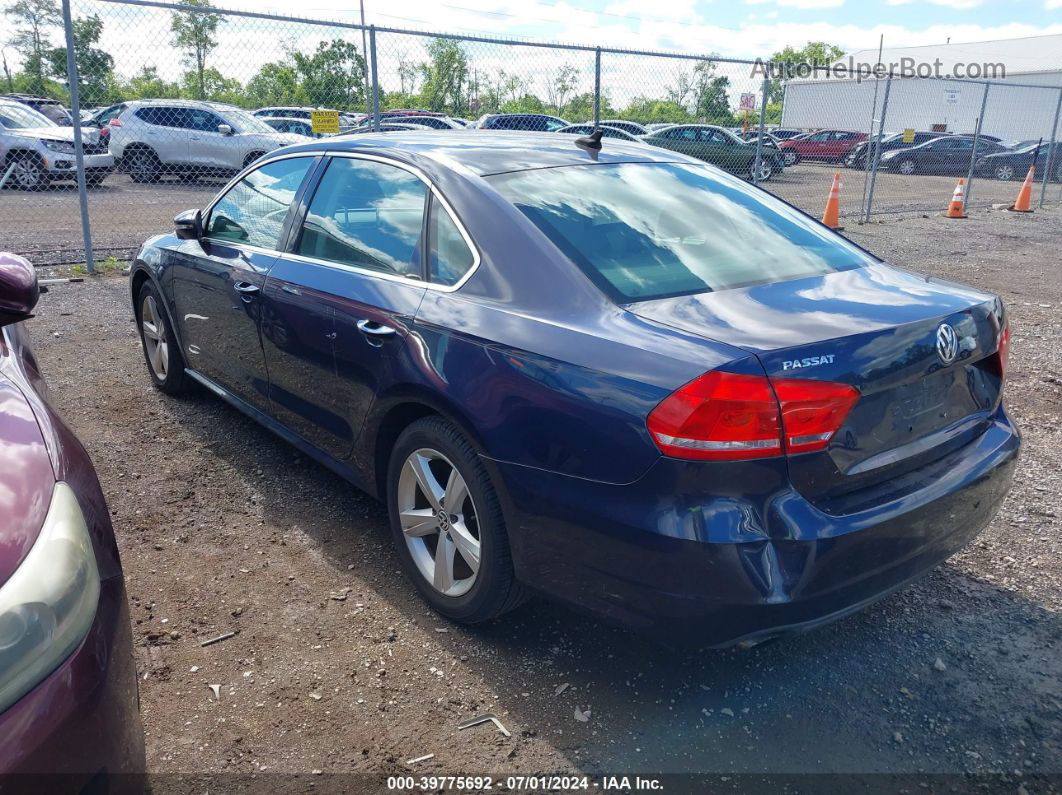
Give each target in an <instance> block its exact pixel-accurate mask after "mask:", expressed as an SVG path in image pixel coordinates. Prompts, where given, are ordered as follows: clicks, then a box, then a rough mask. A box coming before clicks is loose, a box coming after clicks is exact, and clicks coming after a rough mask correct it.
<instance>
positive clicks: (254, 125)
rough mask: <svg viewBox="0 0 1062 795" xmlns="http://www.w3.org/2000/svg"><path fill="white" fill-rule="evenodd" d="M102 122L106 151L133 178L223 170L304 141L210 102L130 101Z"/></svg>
mask: <svg viewBox="0 0 1062 795" xmlns="http://www.w3.org/2000/svg"><path fill="white" fill-rule="evenodd" d="M108 126H109V128H110V135H109V138H110V150H111V154H112V155H114V157H115V160H116V161H117V163H118V166H119V168H121V169H122V170H123V171H126V172H128V174H129V176H130V177H131V178H132V180H133V181H134V182H154V181H155V180H157V179H158V178H159V177H161V176H162V175H163V174H173V173H192V174H199V175H210V176H213V175H219V176H222V175H228V174H232V173H235V172H237V171H239V170H240V169H242V168H243V167H244V166H246V165H247V164H249V163H250V162H251V161H253V160H257V159H258V158H259V157H261V156H262V155H264V154H265V153H266V152H271V151H272V150H274V149H277V148H279V147H281V146H288V145H289V144H295V143H305V142H306V139H305V138H304V137H303V136H301V135H292V134H290V133H281V132H277V131H276V130H274V129H273V128H272V127H270V126H269V125H268V124H266V123H265V122H264V121H262V120H261V119H259V118H256V117H255V116H252V115H251V114H250V113H248V112H247V111H244V110H240V109H239V108H237V107H234V106H232V105H222V104H220V103H216V102H191V101H182V100H161V99H160V100H142V101H138V102H130V103H128V104H127V106H126V108H125V110H124V111H123V112H122V113H121V114H120V115H118V116H117V117H116V118H114V119H112V120H111V122H110V124H109V125H108Z"/></svg>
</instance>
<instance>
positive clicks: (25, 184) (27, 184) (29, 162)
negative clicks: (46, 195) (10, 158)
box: [11, 157, 44, 190]
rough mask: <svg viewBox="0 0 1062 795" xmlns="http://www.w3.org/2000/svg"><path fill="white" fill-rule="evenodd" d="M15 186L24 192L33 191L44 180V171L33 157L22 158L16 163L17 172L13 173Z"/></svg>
mask: <svg viewBox="0 0 1062 795" xmlns="http://www.w3.org/2000/svg"><path fill="white" fill-rule="evenodd" d="M11 176H12V177H14V181H15V184H16V185H18V186H19V187H20V188H22V189H23V190H33V189H34V188H38V187H40V185H41V182H42V181H43V180H44V171H43V170H42V169H41V166H40V164H39V163H38V162H37V161H36V160H35V159H34V158H32V157H20V158H19V159H18V160H16V161H15V170H14V171H13V172H12V173H11Z"/></svg>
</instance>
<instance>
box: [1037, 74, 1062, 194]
mask: <svg viewBox="0 0 1062 795" xmlns="http://www.w3.org/2000/svg"><path fill="white" fill-rule="evenodd" d="M1059 111H1062V88H1060V89H1059V90H1058V102H1057V104H1056V105H1055V120H1054V121H1053V122H1052V123H1051V140H1050V141H1049V142H1048V144H1047V160H1045V161H1044V182H1043V185H1041V186H1040V205H1039V206H1040V209H1041V210H1042V209H1043V208H1044V202H1045V201H1047V182H1048V180H1049V179H1050V177H1051V165H1052V160H1051V157H1052V155H1054V153H1055V139H1056V138H1058V112H1059ZM1054 165H1055V171H1056V172H1057V173H1058V176H1059V180H1058V181H1059V182H1062V168H1059V165H1058V164H1057V163H1056V164H1054Z"/></svg>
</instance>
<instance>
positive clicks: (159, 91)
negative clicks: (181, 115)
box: [121, 66, 181, 99]
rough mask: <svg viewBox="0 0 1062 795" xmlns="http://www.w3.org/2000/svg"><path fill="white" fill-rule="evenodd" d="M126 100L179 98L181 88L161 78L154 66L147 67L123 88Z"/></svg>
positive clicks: (122, 91) (123, 95)
mask: <svg viewBox="0 0 1062 795" xmlns="http://www.w3.org/2000/svg"><path fill="white" fill-rule="evenodd" d="M121 94H122V98H124V99H164V98H166V97H179V96H180V95H181V87H180V85H178V84H177V83H171V82H169V81H167V80H163V79H162V78H161V77H159V70H158V69H157V68H156V67H154V66H145V67H143V68H141V70H140V71H139V72H138V73H137V74H135V75H133V77H132V78H131V79H130V80H129V82H128V83H126V84H125V85H123V86H122V90H121Z"/></svg>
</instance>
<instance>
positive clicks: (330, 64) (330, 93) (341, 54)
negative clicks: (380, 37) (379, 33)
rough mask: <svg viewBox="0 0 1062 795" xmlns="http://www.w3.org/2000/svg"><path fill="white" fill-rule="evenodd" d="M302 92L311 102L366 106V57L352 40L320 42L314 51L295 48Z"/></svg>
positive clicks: (345, 107)
mask: <svg viewBox="0 0 1062 795" xmlns="http://www.w3.org/2000/svg"><path fill="white" fill-rule="evenodd" d="M292 57H293V58H294V60H295V76H296V79H297V81H298V86H297V89H298V91H299V92H301V93H299V96H302V97H304V98H305V102H306V103H307V104H309V105H314V106H316V107H324V108H335V109H337V110H361V109H363V108H364V107H365V82H364V81H365V59H364V58H362V56H361V53H359V52H358V48H357V47H355V46H354V45H353V44H351V43H350V42H349V41H345V40H343V39H333V40H332V41H329V42H323V41H322V42H320V43H318V45H317V49H316V50H315V51H314V52H313V54H312V55H303V54H302V53H301V52H293V53H292Z"/></svg>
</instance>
